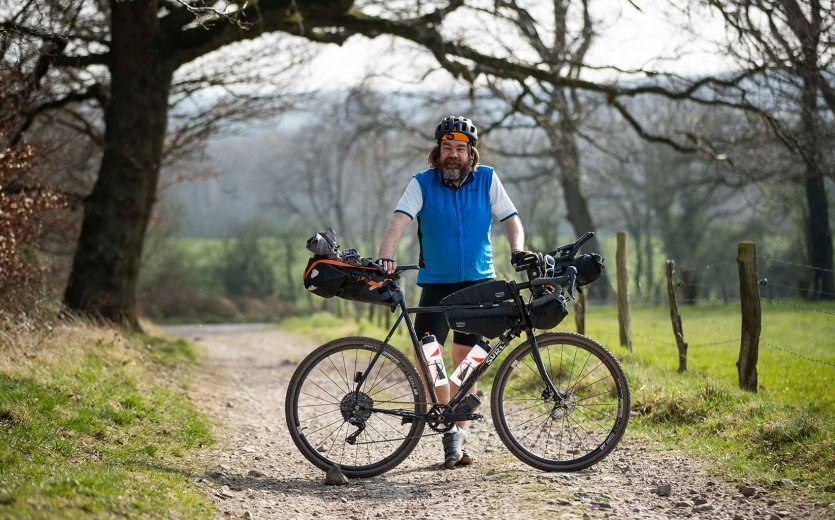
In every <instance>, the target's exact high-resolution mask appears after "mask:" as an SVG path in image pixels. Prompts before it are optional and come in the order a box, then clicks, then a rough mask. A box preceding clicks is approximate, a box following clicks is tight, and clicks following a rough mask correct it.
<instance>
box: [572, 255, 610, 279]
mask: <svg viewBox="0 0 835 520" xmlns="http://www.w3.org/2000/svg"><path fill="white" fill-rule="evenodd" d="M572 265H573V266H574V267H575V268H576V269H577V285H579V286H580V287H582V286H584V285H588V284H590V283H592V282H593V281H595V280H597V279H598V278H600V275H601V274H603V269H604V266H603V257H602V256H600V255H598V254H597V253H591V254H588V255H580V256H578V257H577V258H575V259H574V262H572Z"/></svg>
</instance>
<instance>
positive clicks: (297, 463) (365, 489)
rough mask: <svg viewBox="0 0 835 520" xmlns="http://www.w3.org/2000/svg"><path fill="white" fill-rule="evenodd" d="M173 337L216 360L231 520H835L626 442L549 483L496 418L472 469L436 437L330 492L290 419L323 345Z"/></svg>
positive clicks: (217, 465)
mask: <svg viewBox="0 0 835 520" xmlns="http://www.w3.org/2000/svg"><path fill="white" fill-rule="evenodd" d="M165 332H166V333H168V334H172V335H180V336H184V337H187V338H189V339H192V340H195V341H196V342H198V343H200V344H201V345H203V346H204V347H205V348H206V350H207V352H208V359H207V363H206V365H205V367H204V368H203V369H202V370H201V372H200V374H199V376H198V378H197V380H196V381H194V382H193V384H192V391H191V397H192V399H193V400H194V402H195V404H196V405H197V406H198V407H199V408H200V409H201V410H203V411H204V412H205V413H206V414H207V415H208V416H209V417H211V418H212V420H213V421H214V422H215V424H214V427H215V436H216V437H217V438H218V443H217V444H216V445H215V446H213V447H212V448H210V449H207V450H206V453H205V455H204V462H205V467H206V473H205V476H204V477H202V478H199V479H198V482H199V485H200V486H201V487H203V488H204V489H205V491H206V493H207V494H209V495H210V496H211V497H212V500H214V501H215V503H216V504H217V507H218V510H219V511H221V512H223V513H224V515H227V516H231V517H232V518H281V519H282V520H284V519H289V518H311V517H314V518H339V519H365V518H404V517H412V518H444V519H447V518H480V517H499V518H526V519H527V518H546V517H547V518H711V519H712V518H728V519H742V518H746V519H754V518H757V519H759V518H766V519H778V518H804V519H805V518H833V516H835V515H833V509H832V508H831V507H829V508H827V507H826V506H825V505H824V504H817V505H815V504H805V503H796V502H792V501H790V500H788V499H786V498H780V496H783V497H785V493H778V491H777V489H776V488H775V484H770V485H764V484H762V483H756V482H755V483H748V482H727V481H725V480H723V479H721V478H718V477H715V476H711V475H709V474H708V472H707V471H706V470H705V468H704V466H703V465H702V464H700V463H698V462H696V461H694V460H692V459H690V458H688V457H685V456H683V455H681V454H677V453H672V452H670V451H669V450H664V449H661V448H658V447H653V446H648V445H646V444H645V443H643V442H641V441H639V440H637V439H635V438H633V437H632V436H630V433H629V432H628V431H627V433H626V436H625V437H624V440H623V441H622V442H621V444H620V445H619V447H618V448H617V449H616V450H615V451H614V452H613V453H612V455H610V456H609V457H608V458H607V459H605V460H604V461H603V462H601V463H600V464H598V465H597V466H595V467H594V468H592V469H591V470H585V471H581V472H578V473H543V472H540V471H537V470H534V469H532V468H530V467H528V466H526V465H524V464H522V463H521V462H519V461H518V460H516V459H515V458H514V457H513V456H512V455H510V454H509V453H508V452H507V451H506V450H505V449H504V446H503V445H502V443H501V440H500V439H499V438H498V437H497V436H496V434H495V433H494V431H493V425H492V422H491V420H490V418H489V413H488V412H485V419H484V420H482V421H479V422H478V423H476V424H473V426H472V427H471V428H470V441H469V443H468V446H472V447H473V449H474V450H476V453H477V458H476V463H475V464H474V465H472V466H469V467H466V468H460V469H454V470H449V471H446V470H444V469H443V468H442V467H441V465H440V462H441V458H442V450H441V446H440V437H437V436H427V437H426V438H424V439H423V440H422V441H421V443H420V444H419V445H418V447H417V449H416V450H415V451H414V452H413V453H412V454H411V456H410V457H409V458H408V459H407V460H406V461H405V462H404V463H403V464H401V465H400V466H398V467H397V468H395V469H394V470H392V471H390V472H388V473H386V474H384V475H382V476H378V477H373V478H369V479H355V480H352V481H351V482H350V484H349V485H344V486H327V485H325V484H324V473H323V472H321V471H320V470H318V469H317V468H315V467H314V466H313V465H312V464H310V463H309V462H308V461H307V460H306V459H305V458H304V457H303V456H302V455H301V453H299V452H298V451H297V449H296V447H295V445H294V444H293V441H292V440H291V439H290V436H289V434H288V433H287V426H286V423H285V420H284V397H285V393H286V391H287V384H288V382H289V380H290V377H291V375H292V373H293V371H294V370H295V368H296V365H297V364H298V362H299V361H301V359H302V358H303V357H304V356H306V355H307V354H308V353H309V352H310V351H312V350H313V348H315V346H316V345H314V344H312V343H311V342H308V341H305V340H300V339H298V338H296V337H293V336H291V335H288V334H286V333H283V332H282V331H279V330H276V329H274V328H272V329H271V328H266V327H261V326H254V325H253V326H246V325H243V326H242V325H231V326H202V327H201V326H179V327H166V328H165ZM485 391H489V389H485ZM426 432H427V433H431V432H430V430H429V429H428V428H427V430H426ZM778 484H780V485H782V486H783V487H788V488H789V489H791V487H792V486H793V484H792V483H791V482H781V483H778ZM668 485H669V490H667V489H666V486H668ZM741 485H744V486H747V487H742V488H740V486H741ZM740 489H741V490H740ZM743 492H744V493H745V494H747V495H750V496H745V495H744V494H743ZM778 495H779V496H778Z"/></svg>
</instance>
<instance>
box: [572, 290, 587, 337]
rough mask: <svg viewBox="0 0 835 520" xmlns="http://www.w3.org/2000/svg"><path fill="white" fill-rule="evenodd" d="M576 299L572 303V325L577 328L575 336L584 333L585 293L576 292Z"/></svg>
mask: <svg viewBox="0 0 835 520" xmlns="http://www.w3.org/2000/svg"><path fill="white" fill-rule="evenodd" d="M577 293H578V294H577V299H576V300H575V301H574V324H575V325H576V326H577V334H585V333H586V293H585V292H580V291H577Z"/></svg>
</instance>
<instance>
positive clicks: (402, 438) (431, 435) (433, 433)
mask: <svg viewBox="0 0 835 520" xmlns="http://www.w3.org/2000/svg"><path fill="white" fill-rule="evenodd" d="M379 403H380V404H406V405H414V404H415V402H414V401H380V402H379ZM420 404H425V405H427V406H429V405H430V404H431V403H428V402H426V403H420ZM418 420H420V421H425V419H418ZM345 422H348V421H345ZM444 433H446V432H434V431H433V432H431V433H422V434H420V435H409V436H406V437H398V438H397V439H380V440H376V441H363V442H356V443H354V445H360V444H379V443H381V442H402V441H405V440H412V439H421V438H423V437H436V436H438V435H443V434H444Z"/></svg>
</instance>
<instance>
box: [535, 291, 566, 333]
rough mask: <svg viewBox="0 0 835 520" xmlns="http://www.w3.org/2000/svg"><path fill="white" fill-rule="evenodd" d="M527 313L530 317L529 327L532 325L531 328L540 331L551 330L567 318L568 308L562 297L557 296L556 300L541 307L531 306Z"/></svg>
mask: <svg viewBox="0 0 835 520" xmlns="http://www.w3.org/2000/svg"><path fill="white" fill-rule="evenodd" d="M528 313H529V315H530V317H531V325H533V328H535V329H542V330H547V329H553V328H554V327H556V326H557V325H559V324H560V323H561V322H562V320H564V319H565V317H566V316H568V306H567V305H566V300H565V298H564V297H562V296H557V298H556V299H554V300H551V301H549V302H546V303H544V304H542V305H537V306H534V305H531V306H530V308H529V309H528Z"/></svg>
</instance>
